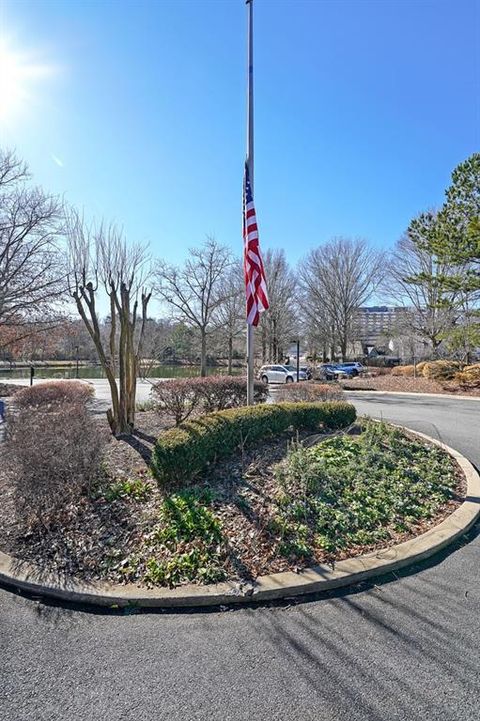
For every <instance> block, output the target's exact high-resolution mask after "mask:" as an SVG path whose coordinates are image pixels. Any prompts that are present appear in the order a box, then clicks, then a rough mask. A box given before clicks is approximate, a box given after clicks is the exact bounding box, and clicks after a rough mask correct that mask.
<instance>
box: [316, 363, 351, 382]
mask: <svg viewBox="0 0 480 721" xmlns="http://www.w3.org/2000/svg"><path fill="white" fill-rule="evenodd" d="M318 372H319V375H320V378H321V380H326V381H336V380H338V379H339V378H348V377H349V374H348V372H347V371H346V370H344V369H343V368H339V367H338V365H337V364H336V363H324V364H323V365H321V366H320V368H319V369H318Z"/></svg>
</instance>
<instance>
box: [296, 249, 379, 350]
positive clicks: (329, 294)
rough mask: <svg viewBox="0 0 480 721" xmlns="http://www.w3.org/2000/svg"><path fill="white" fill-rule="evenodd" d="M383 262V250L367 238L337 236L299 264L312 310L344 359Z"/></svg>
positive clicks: (377, 283) (304, 288)
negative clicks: (379, 250) (361, 311)
mask: <svg viewBox="0 0 480 721" xmlns="http://www.w3.org/2000/svg"><path fill="white" fill-rule="evenodd" d="M384 262H385V260H384V254H383V253H380V252H378V251H376V250H373V249H372V248H369V247H368V245H367V243H366V241H365V240H362V239H359V238H355V239H352V238H343V237H336V238H333V239H332V240H330V241H329V242H328V243H325V244H324V245H322V246H319V247H318V248H315V249H314V250H312V251H311V252H310V253H309V254H308V255H307V257H306V258H305V259H304V260H303V261H302V262H301V263H300V265H299V276H300V280H301V284H302V286H303V290H304V292H305V295H306V297H307V298H308V299H309V304H310V306H309V313H310V314H311V317H316V318H319V319H322V320H321V322H322V325H323V332H324V333H327V331H328V335H329V336H330V338H331V344H332V352H333V353H334V352H335V347H336V346H337V345H338V346H339V348H340V353H341V356H342V358H343V359H344V360H345V359H346V357H347V354H348V348H349V345H350V343H351V341H352V339H353V327H354V321H355V314H356V311H357V309H358V308H359V307H360V306H361V305H364V304H365V303H366V302H367V301H368V299H369V298H370V297H371V296H372V295H373V293H374V292H375V289H376V288H377V287H378V285H379V283H380V281H381V278H382V273H383V266H384ZM327 337H328V336H327Z"/></svg>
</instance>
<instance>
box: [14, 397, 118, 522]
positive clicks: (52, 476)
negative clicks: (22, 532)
mask: <svg viewBox="0 0 480 721" xmlns="http://www.w3.org/2000/svg"><path fill="white" fill-rule="evenodd" d="M104 440H105V435H104V434H102V433H99V431H98V427H97V425H96V424H95V423H94V421H93V419H92V417H91V416H90V415H89V413H88V411H87V409H86V407H85V404H82V403H55V404H50V405H48V406H44V407H42V410H40V408H39V407H36V408H32V406H23V407H17V408H16V409H15V411H14V412H13V413H11V414H10V415H9V418H8V425H7V440H6V466H7V472H8V473H9V475H10V477H11V479H12V482H13V485H14V490H15V494H14V498H15V506H16V511H17V514H18V516H19V519H20V520H21V522H22V524H24V525H25V526H27V527H32V526H35V525H41V526H44V527H45V528H48V527H49V526H51V525H52V524H53V523H57V522H61V521H62V515H63V513H64V512H65V511H66V510H67V508H68V507H69V505H70V504H72V503H73V502H77V501H78V500H79V498H80V496H81V495H82V493H84V492H85V491H86V490H88V489H89V488H90V487H91V484H92V482H93V481H95V479H96V478H98V477H99V474H100V472H101V462H102V449H103V445H104Z"/></svg>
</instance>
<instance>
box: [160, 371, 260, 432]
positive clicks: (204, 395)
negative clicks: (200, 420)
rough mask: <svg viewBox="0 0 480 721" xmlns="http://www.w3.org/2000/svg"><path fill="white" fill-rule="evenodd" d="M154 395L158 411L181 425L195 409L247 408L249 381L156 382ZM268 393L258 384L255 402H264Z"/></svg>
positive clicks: (215, 378) (231, 378) (214, 378)
mask: <svg viewBox="0 0 480 721" xmlns="http://www.w3.org/2000/svg"><path fill="white" fill-rule="evenodd" d="M152 393H153V396H154V399H155V403H156V407H157V409H158V410H159V411H162V412H163V413H166V414H167V415H169V416H172V417H173V418H174V420H175V424H176V425H177V426H178V425H179V424H180V423H182V422H183V421H185V420H186V419H187V418H188V417H189V416H190V415H191V414H192V413H193V411H194V410H201V411H202V412H204V413H211V412H213V411H222V410H225V409H226V408H238V407H239V406H244V405H246V403H247V381H246V378H240V377H235V376H208V377H207V378H178V379H174V380H168V381H161V382H160V383H156V384H155V385H154V386H153V389H152ZM267 394H268V389H267V388H266V386H265V385H264V384H263V383H261V382H260V381H255V383H254V400H255V403H264V402H265V400H266V398H267Z"/></svg>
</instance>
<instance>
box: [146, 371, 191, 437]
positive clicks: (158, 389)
mask: <svg viewBox="0 0 480 721" xmlns="http://www.w3.org/2000/svg"><path fill="white" fill-rule="evenodd" d="M192 380H195V379H191V378H175V379H172V380H168V381H160V383H155V384H154V385H153V387H152V395H153V397H154V401H155V405H156V408H157V410H159V411H161V412H162V413H166V414H167V415H169V416H172V417H173V418H174V419H175V424H176V425H177V426H178V424H179V423H182V421H185V420H186V419H187V418H188V417H189V416H190V415H191V414H192V412H193V411H194V410H195V408H196V407H197V406H198V404H199V402H200V398H199V396H198V393H196V392H195V390H194V387H193V384H192Z"/></svg>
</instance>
